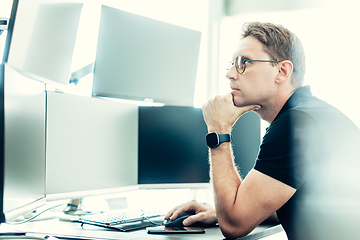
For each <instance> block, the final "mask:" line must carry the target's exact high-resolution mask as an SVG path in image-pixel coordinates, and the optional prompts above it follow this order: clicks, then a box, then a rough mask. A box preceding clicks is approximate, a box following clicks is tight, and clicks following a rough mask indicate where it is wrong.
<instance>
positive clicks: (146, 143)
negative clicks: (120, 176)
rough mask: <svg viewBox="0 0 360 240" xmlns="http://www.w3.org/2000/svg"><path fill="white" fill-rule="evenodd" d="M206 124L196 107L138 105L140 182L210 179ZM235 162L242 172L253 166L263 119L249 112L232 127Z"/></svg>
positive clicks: (190, 181)
mask: <svg viewBox="0 0 360 240" xmlns="http://www.w3.org/2000/svg"><path fill="white" fill-rule="evenodd" d="M206 134H207V128H206V124H205V122H204V119H203V115H202V110H201V109H199V108H193V107H177V106H164V107H140V108H139V165H138V183H139V184H178V183H207V182H209V163H208V147H207V146H206V141H205V136H206ZM232 135H233V145H234V155H235V159H236V163H237V165H238V166H240V167H241V172H242V176H244V175H246V174H247V172H248V171H249V170H250V169H252V167H253V165H254V161H255V159H256V156H257V153H258V151H259V144H260V119H259V116H258V115H257V114H256V113H254V112H250V113H247V114H245V115H244V116H242V117H241V118H240V119H239V120H238V122H237V123H236V124H235V126H234V128H233V132H232Z"/></svg>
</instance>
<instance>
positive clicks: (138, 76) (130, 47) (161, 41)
mask: <svg viewBox="0 0 360 240" xmlns="http://www.w3.org/2000/svg"><path fill="white" fill-rule="evenodd" d="M200 38H201V33H200V32H198V31H195V30H191V29H187V28H183V27H179V26H176V25H172V24H169V23H165V22H161V21H158V20H154V19H150V18H147V17H143V16H139V15H136V14H132V13H128V12H124V11H122V10H119V9H115V8H111V7H107V6H102V12H101V21H100V30H99V38H98V46H97V53H96V60H95V69H94V82H93V96H101V97H113V98H121V99H129V100H144V99H152V100H153V101H154V102H157V103H164V104H166V105H181V106H193V100H194V91H195V80H196V73H197V64H198V55H199V48H200Z"/></svg>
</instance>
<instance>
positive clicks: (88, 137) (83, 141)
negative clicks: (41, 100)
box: [46, 92, 138, 200]
mask: <svg viewBox="0 0 360 240" xmlns="http://www.w3.org/2000/svg"><path fill="white" fill-rule="evenodd" d="M137 122H138V106H135V105H130V104H125V103H119V102H113V101H109V100H104V99H101V98H90V97H83V96H75V95H69V94H64V93H57V92H47V151H46V159H47V170H46V171H47V186H46V189H47V191H46V193H47V199H48V200H52V199H64V198H65V199H66V198H82V197H86V196H92V195H98V194H105V193H114V192H119V191H126V190H132V189H134V188H137V144H138V124H137Z"/></svg>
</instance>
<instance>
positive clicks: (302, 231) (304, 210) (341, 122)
mask: <svg viewBox="0 0 360 240" xmlns="http://www.w3.org/2000/svg"><path fill="white" fill-rule="evenodd" d="M359 136H360V133H359V129H358V128H357V127H356V125H355V124H354V123H353V122H351V121H350V119H348V118H347V117H346V116H345V115H344V114H342V113H341V112H340V111H338V110H337V109H336V108H334V107H332V106H331V105H329V104H327V103H326V102H324V101H321V100H319V99H318V98H316V97H314V96H312V94H311V91H310V87H309V86H305V87H301V88H299V89H297V90H296V91H295V92H294V93H293V95H292V96H291V97H290V98H289V99H288V101H287V102H286V103H285V105H284V106H283V108H282V109H281V111H280V112H279V113H278V115H277V116H276V118H275V119H274V121H273V122H272V123H271V124H270V125H269V127H268V128H267V131H266V134H265V136H264V138H263V141H262V144H261V146H260V151H259V154H258V158H257V160H256V163H255V167H254V169H256V170H258V171H260V172H262V173H264V174H266V175H268V176H270V177H272V178H275V179H277V180H279V181H281V182H283V183H285V184H287V185H289V186H291V187H293V188H295V189H297V191H296V193H295V194H294V195H293V197H292V198H291V199H290V200H289V201H288V202H287V203H286V204H284V205H283V206H282V207H281V208H280V209H278V211H277V215H278V218H279V221H280V223H281V224H282V226H283V228H284V230H285V232H286V234H287V236H288V238H289V240H292V239H306V238H307V239H311V238H313V239H315V238H318V237H319V236H318V235H316V236H315V235H314V233H313V232H314V231H319V225H320V224H319V222H322V220H321V219H317V220H318V221H317V223H314V224H313V223H312V220H311V219H316V217H315V218H314V216H313V214H316V213H315V212H314V209H316V210H317V211H321V210H319V207H318V206H317V205H316V204H315V205H311V204H308V202H309V199H314V196H316V198H315V199H316V201H317V202H320V200H319V199H321V198H320V197H319V196H330V195H331V194H334V192H332V191H331V189H332V187H333V185H331V184H339V182H338V181H337V180H334V179H333V178H334V177H335V178H336V176H334V175H333V173H330V171H331V169H337V168H339V167H340V168H341V166H342V163H341V164H340V162H341V161H343V160H344V159H353V158H354V155H356V156H357V157H358V154H357V153H356V151H354V149H355V148H356V146H357V145H356V144H357V143H358V142H357V143H356V141H358V140H359ZM344 153H346V154H349V155H346V156H344ZM344 164H345V163H344ZM336 171H337V170H336ZM336 171H335V175H337V174H340V173H338V172H336ZM340 175H341V174H340ZM329 186H330V187H329ZM329 194H330V195H329ZM336 194H338V193H336ZM316 201H312V202H311V203H313V202H316ZM320 208H321V207H320ZM310 209H311V210H310ZM309 219H310V220H309ZM315 226H316V229H315V230H314V229H312V227H313V228H315Z"/></svg>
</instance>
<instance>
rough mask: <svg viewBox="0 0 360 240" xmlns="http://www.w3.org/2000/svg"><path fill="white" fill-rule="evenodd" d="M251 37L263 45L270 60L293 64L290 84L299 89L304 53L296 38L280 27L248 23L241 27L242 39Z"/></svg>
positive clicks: (303, 67)
mask: <svg viewBox="0 0 360 240" xmlns="http://www.w3.org/2000/svg"><path fill="white" fill-rule="evenodd" d="M248 36H253V37H255V38H256V39H258V40H259V41H260V42H261V43H262V44H263V45H264V51H265V52H266V53H268V54H269V55H270V58H271V60H274V61H283V60H290V61H291V62H292V63H293V66H294V70H293V73H292V78H291V81H292V84H293V85H294V87H295V88H298V87H301V86H302V85H303V82H304V75H305V53H304V49H303V46H302V44H301V42H300V40H299V39H298V37H297V36H296V35H295V34H294V33H292V32H291V31H289V30H288V29H287V28H285V27H283V26H282V25H277V24H272V23H261V22H249V23H245V24H244V25H243V32H242V38H245V37H248Z"/></svg>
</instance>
